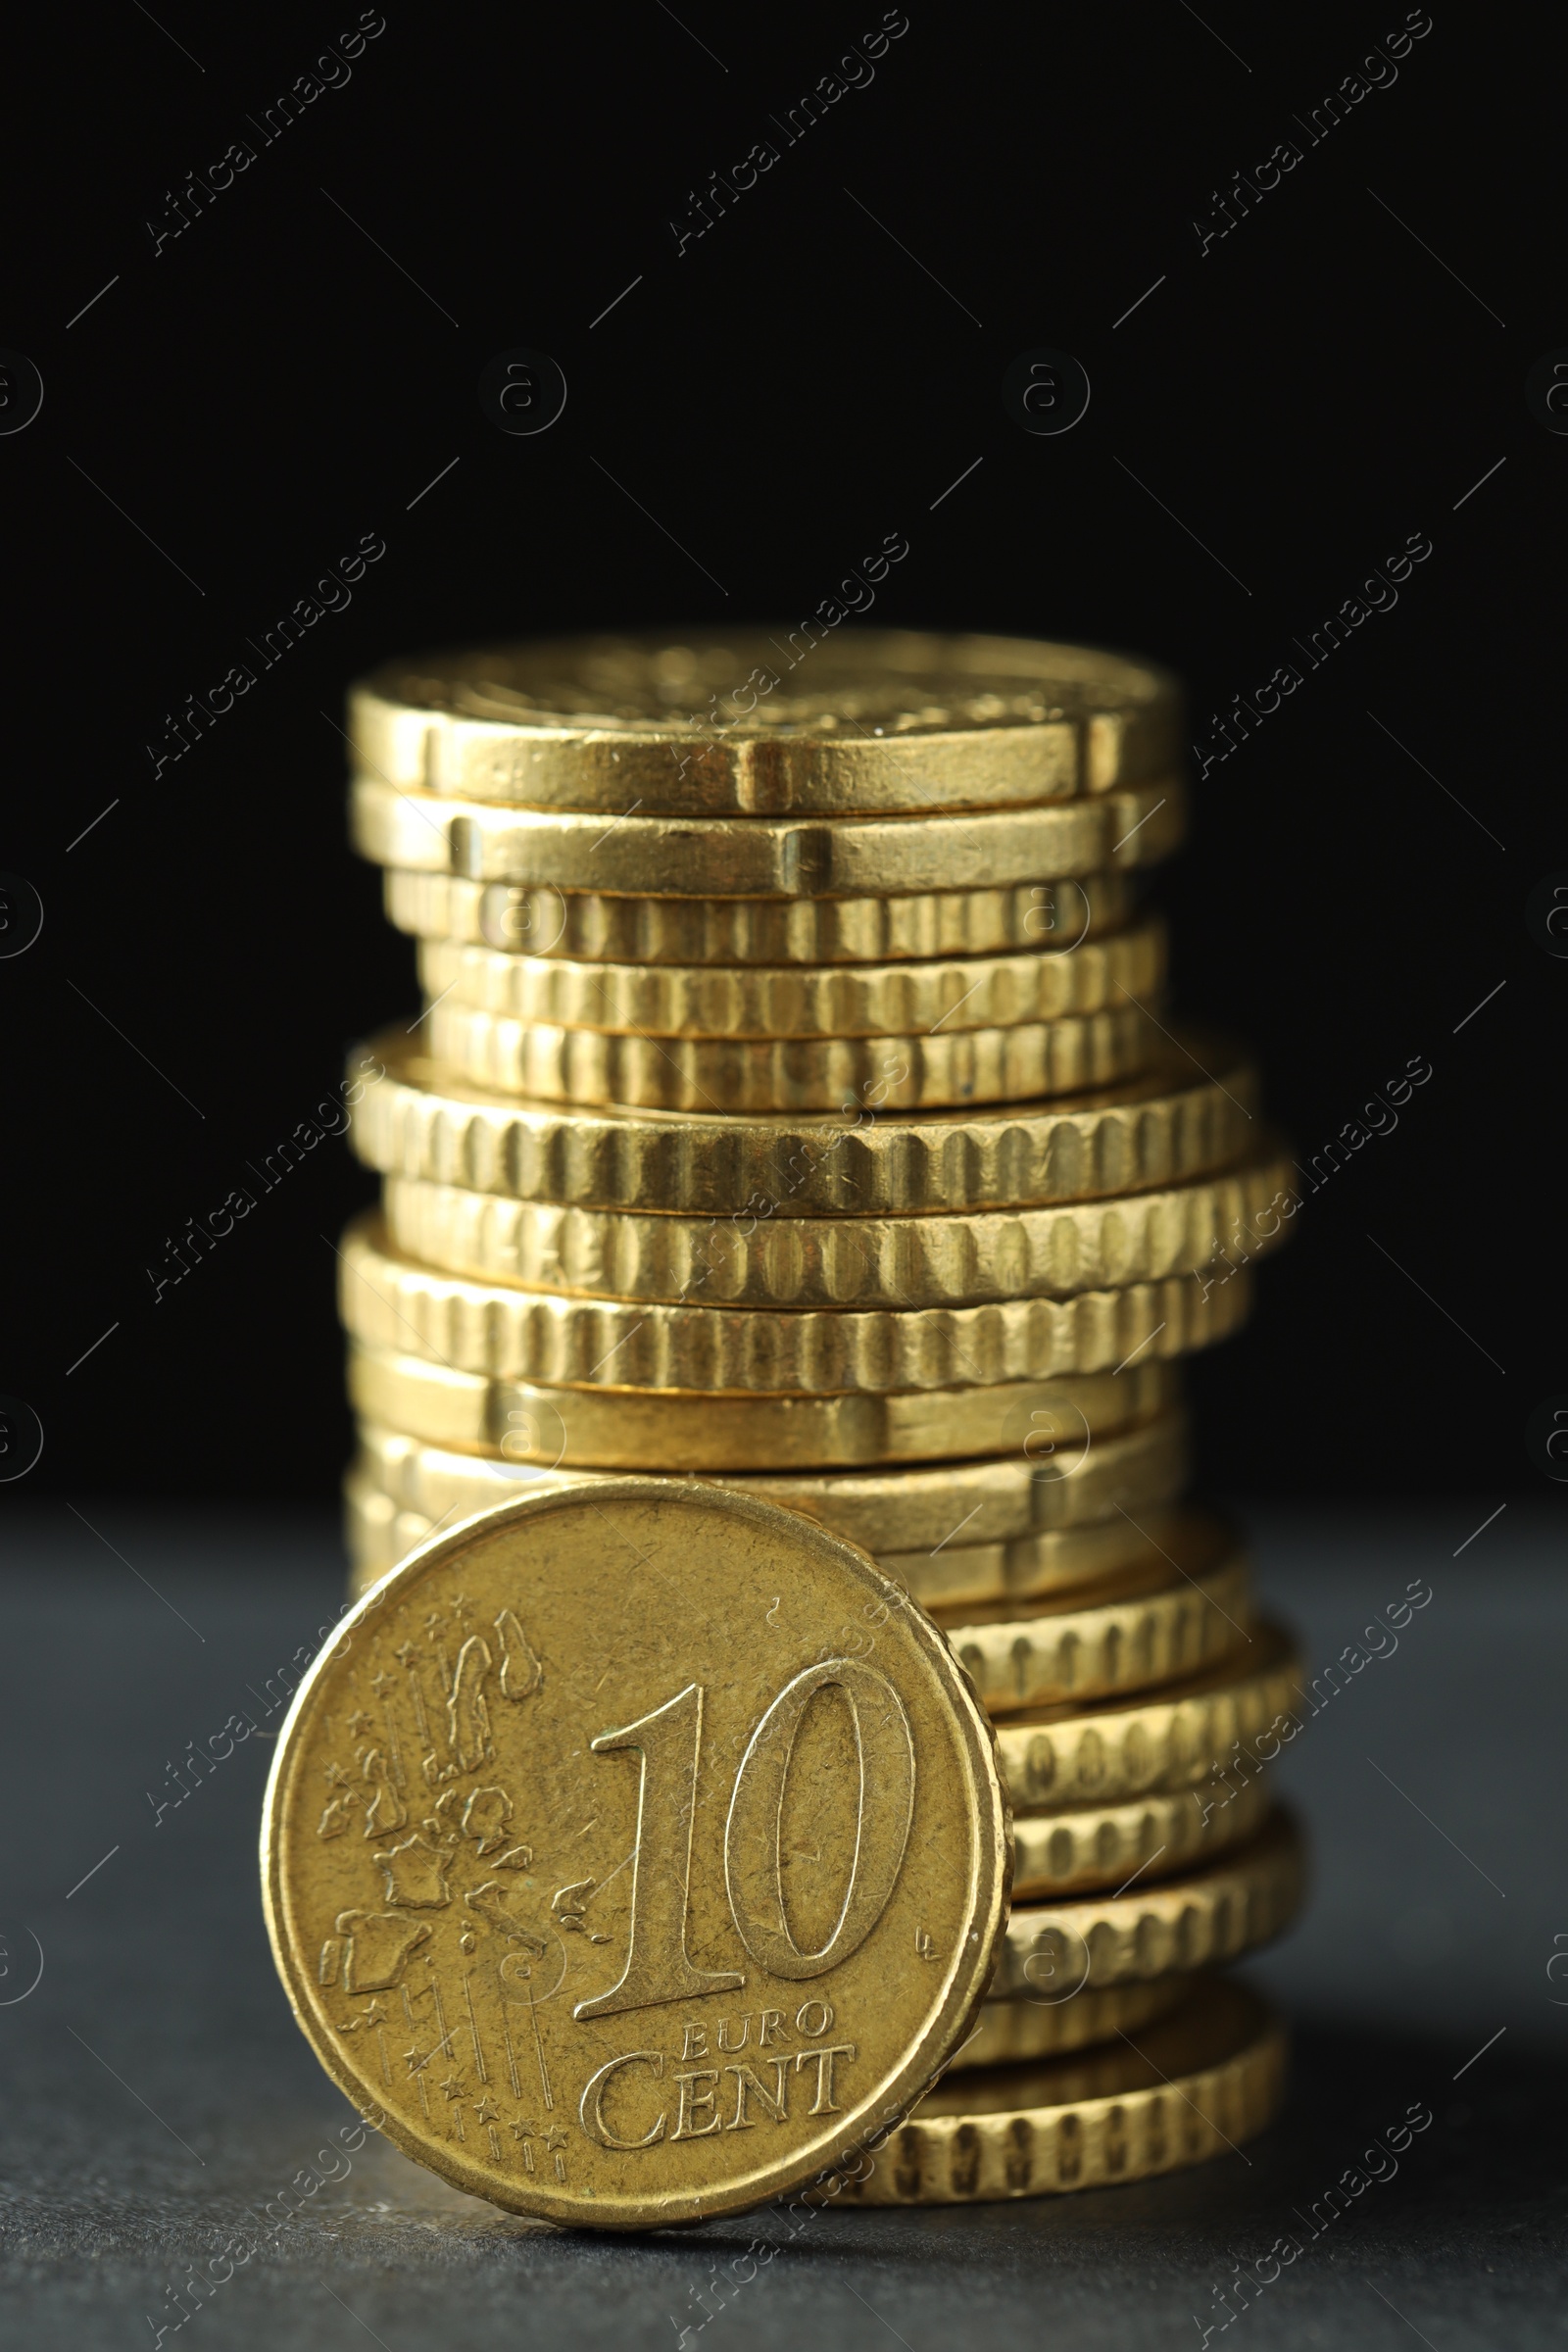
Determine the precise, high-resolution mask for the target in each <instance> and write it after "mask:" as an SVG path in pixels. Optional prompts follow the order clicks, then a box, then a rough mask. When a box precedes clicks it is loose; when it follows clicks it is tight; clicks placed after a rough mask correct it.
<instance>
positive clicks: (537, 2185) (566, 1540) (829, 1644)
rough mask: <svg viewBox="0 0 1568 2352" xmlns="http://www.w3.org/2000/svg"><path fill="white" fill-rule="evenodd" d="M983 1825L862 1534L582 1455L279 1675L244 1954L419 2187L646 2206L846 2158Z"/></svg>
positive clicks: (993, 1927) (979, 1767)
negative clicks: (593, 1472)
mask: <svg viewBox="0 0 1568 2352" xmlns="http://www.w3.org/2000/svg"><path fill="white" fill-rule="evenodd" d="M1010 1851H1011V1841H1010V1829H1009V1819H1008V1810H1007V1802H1006V1798H1005V1793H1004V1791H1003V1789H1002V1785H1001V1782H1000V1780H999V1777H998V1773H997V1768H996V1762H995V1756H994V1751H993V1741H992V1735H991V1731H990V1728H989V1726H988V1724H987V1722H986V1719H985V1717H984V1715H983V1713H982V1711H981V1709H980V1707H979V1705H978V1702H977V1701H976V1699H975V1697H974V1694H973V1691H971V1689H970V1687H969V1685H968V1682H967V1680H966V1678H965V1676H964V1675H963V1673H962V1670H961V1669H960V1668H959V1667H958V1665H957V1663H956V1660H955V1658H954V1655H953V1652H952V1651H951V1649H950V1648H949V1647H948V1644H947V1642H946V1641H945V1639H944V1638H943V1636H942V1635H941V1634H940V1633H939V1632H938V1631H937V1629H936V1628H935V1626H934V1625H933V1624H932V1623H931V1621H930V1619H929V1618H927V1617H926V1616H925V1615H924V1613H923V1612H922V1611H921V1610H920V1609H919V1608H918V1607H915V1606H913V1605H911V1604H910V1603H909V1602H908V1601H907V1598H906V1596H905V1595H903V1594H902V1593H900V1592H899V1591H898V1588H897V1587H896V1586H894V1585H893V1584H892V1583H891V1582H890V1581H889V1580H888V1579H886V1578H885V1577H883V1576H882V1575H881V1573H880V1572H879V1571H878V1570H877V1569H876V1567H875V1566H874V1565H873V1563H872V1562H871V1561H870V1560H869V1559H868V1558H866V1556H865V1555H864V1554H863V1553H861V1552H859V1551H858V1550H857V1549H856V1548H855V1547H854V1546H853V1545H851V1544H847V1543H845V1542H843V1541H842V1540H841V1539H840V1538H838V1537H836V1536H832V1535H830V1534H828V1533H827V1532H826V1531H825V1530H824V1529H821V1528H818V1527H815V1526H813V1525H812V1524H811V1522H809V1520H806V1519H804V1518H802V1517H800V1516H798V1515H797V1514H794V1513H791V1512H787V1511H783V1510H780V1509H778V1508H777V1507H775V1506H774V1505H772V1504H770V1503H765V1502H760V1501H758V1500H757V1499H755V1498H754V1497H752V1496H750V1495H733V1494H728V1493H724V1492H721V1491H718V1490H714V1489H712V1488H699V1487H694V1486H684V1485H680V1484H677V1483H675V1482H672V1481H669V1480H653V1479H622V1480H611V1481H603V1480H602V1481H598V1482H596V1483H595V1484H593V1485H592V1486H591V1487H576V1488H572V1487H565V1488H558V1489H556V1490H554V1491H550V1492H544V1493H538V1494H535V1495H529V1496H527V1497H525V1498H524V1499H522V1500H520V1501H515V1502H511V1503H507V1504H505V1505H503V1506H502V1508H501V1509H499V1510H496V1511H493V1512H491V1513H488V1514H487V1515H485V1516H484V1517H482V1518H478V1519H473V1520H470V1521H467V1522H466V1523H465V1524H464V1525H463V1526H461V1527H459V1528H457V1529H455V1530H453V1531H452V1532H451V1533H449V1534H448V1535H446V1536H443V1537H441V1538H440V1539H439V1540H437V1541H436V1542H434V1543H432V1544H428V1545H426V1546H425V1547H424V1548H423V1549H421V1550H420V1551H418V1552H417V1553H415V1554H414V1555H413V1556H412V1557H411V1558H410V1559H409V1560H407V1561H406V1562H405V1563H404V1564H403V1566H402V1567H401V1568H400V1569H398V1570H397V1572H396V1573H395V1574H394V1575H392V1576H391V1577H389V1578H388V1579H386V1581H385V1582H384V1583H382V1584H380V1585H378V1586H377V1587H376V1588H375V1590H374V1591H373V1592H372V1593H368V1595H367V1596H366V1598H365V1599H364V1600H362V1601H361V1603H360V1604H359V1606H358V1607H357V1608H356V1609H355V1610H354V1611H353V1612H352V1614H350V1615H349V1616H348V1617H347V1618H345V1620H344V1621H343V1625H342V1627H341V1629H340V1631H339V1633H338V1634H337V1635H336V1637H335V1638H334V1640H333V1641H332V1642H331V1643H330V1644H329V1646H328V1648H327V1649H326V1650H324V1651H323V1652H322V1654H321V1655H320V1656H319V1658H318V1660H317V1661H316V1664H315V1665H314V1666H313V1667H312V1669H311V1671H310V1673H309V1674H308V1675H307V1677H306V1679H305V1682H304V1683H303V1684H302V1686H301V1688H300V1691H299V1693H298V1696H297V1698H296V1700H295V1703H294V1706H293V1708H292V1710H291V1712H290V1715H289V1718H288V1721H287V1722H286V1724H285V1725H284V1728H283V1731H282V1734H281V1735H280V1738H279V1741H278V1751H277V1755H276V1758H275V1761H274V1764H273V1768H272V1774H271V1779H270V1784H269V1788H268V1794H267V1806H266V1819H265V1825H264V1831H263V1846H262V1856H263V1876H264V1882H265V1893H266V1902H267V1912H268V1922H269V1926H270V1932H271V1936H272V1946H273V1951H274V1954H275V1956H276V1960H277V1965H278V1969H279V1972H280V1974H281V1975H282V1978H283V1981H284V1984H285V1985H286V1987H287V1990H288V1994H289V1998H290V2001H291V2002H292V2004H293V2007H294V2011H295V2015H296V2017H297V2018H298V2020H299V2023H300V2025H301V2027H302V2028H303V2030H304V2032H305V2034H307V2036H308V2037H309V2039H310V2041H311V2042H312V2044H313V2046H314V2048H315V2049H316V2052H317V2055H318V2056H319V2058H320V2060H321V2062H322V2064H323V2065H324V2066H325V2068H326V2070H327V2072H328V2073H329V2074H330V2075H331V2076H332V2078H333V2080H334V2081H335V2082H337V2084H338V2085H339V2087H340V2088H341V2089H343V2090H344V2091H345V2092H347V2094H348V2095H349V2097H351V2098H352V2099H353V2100H354V2101H355V2103H356V2105H357V2106H358V2107H359V2109H360V2110H361V2112H362V2113H364V2114H366V2115H367V2116H368V2118H369V2119H370V2120H371V2121H372V2122H373V2123H375V2124H377V2125H378V2126H379V2128H380V2129H381V2130H382V2131H385V2133H386V2134H387V2136H388V2137H389V2138H390V2139H392V2140H393V2141H394V2142H395V2143H396V2144H397V2145H398V2146H399V2147H400V2148H402V2149H403V2150H404V2151H405V2153H406V2154H408V2155H410V2156H413V2157H415V2158H416V2159H417V2160H418V2161H419V2162H421V2163H423V2164H427V2165H428V2166H430V2167H431V2169H432V2170H433V2171H435V2172H437V2173H440V2174H441V2175H443V2176H444V2178H445V2179H447V2180H449V2181H451V2182H453V2183H454V2184H455V2185H456V2186H457V2187H459V2188H462V2189H465V2190H466V2191H468V2192H469V2193H471V2194H474V2195H477V2196H483V2197H488V2198H490V2199H491V2200H492V2201H493V2202H495V2203H496V2204H498V2205H503V2206H507V2207H509V2208H511V2209H512V2210H513V2211H515V2212H521V2213H530V2214H536V2215H541V2216H545V2217H548V2218H551V2219H553V2220H556V2221H558V2222H564V2223H572V2224H577V2225H587V2226H590V2227H598V2228H612V2229H647V2228H655V2227H658V2226H660V2225H663V2224H671V2223H677V2222H693V2221H697V2220H700V2219H703V2218H706V2217H707V2216H709V2215H711V2214H716V2213H724V2212H728V2211H733V2210H735V2209H737V2208H739V2207H743V2206H747V2205H751V2204H754V2203H756V2202H758V2201H759V2200H760V2199H764V2198H767V2197H771V2196H774V2195H776V2194H778V2193H779V2192H780V2191H782V2190H784V2189H786V2188H789V2187H792V2186H794V2185H796V2184H797V2183H799V2182H802V2181H805V2180H810V2179H812V2178H813V2177H815V2176H817V2175H820V2174H822V2173H823V2172H825V2171H826V2170H827V2169H828V2168H830V2167H831V2166H833V2165H835V2164H837V2163H840V2162H843V2161H846V2160H851V2161H853V2156H854V2152H855V2150H856V2149H857V2148H858V2147H859V2146H861V2145H863V2144H865V2143H866V2142H867V2141H869V2140H872V2139H874V2137H875V2136H876V2135H877V2134H879V2133H885V2131H886V2130H887V2128H888V2127H889V2126H890V2125H891V2124H892V2123H894V2122H895V2121H896V2120H897V2119H898V2118H900V2117H902V2115H903V2114H904V2113H905V2112H906V2111H907V2108H908V2107H909V2105H910V2104H911V2103H912V2102H913V2100H914V2099H915V2098H916V2097H918V2096H919V2095H920V2094H921V2093H922V2092H923V2091H924V2090H925V2089H926V2088H927V2087H928V2085H929V2084H930V2083H931V2082H932V2081H933V2080H934V2079H935V2077H936V2076H937V2074H938V2073H939V2072H940V2071H941V2069H942V2068H943V2067H944V2065H945V2064H946V2063H947V2061H948V2060H949V2059H950V2058H951V2057H952V2055H953V2054H954V2052H955V2050H956V2048H957V2046H958V2045H959V2043H960V2042H961V2041H962V2040H963V2038H964V2036H965V2035H966V2034H967V2033H968V2031H969V2029H970V2027H971V2026H972V2024H973V2023H974V2020H975V2017H976V2015H977V2013H978V2008H979V2003H980V2001H981V1999H982V1997H983V1995H984V1993H985V1989H986V1985H987V1983H988V1980H989V1978H990V1975H991V1971H992V1966H993V1963H994V1961H995V1958H996V1955H997V1951H998V1948H999V1941H1000V1937H1001V1934H1002V1930H1003V1925H1004V1922H1005V1916H1006V1910H1007V1899H1008V1869H1009V1858H1010Z"/></svg>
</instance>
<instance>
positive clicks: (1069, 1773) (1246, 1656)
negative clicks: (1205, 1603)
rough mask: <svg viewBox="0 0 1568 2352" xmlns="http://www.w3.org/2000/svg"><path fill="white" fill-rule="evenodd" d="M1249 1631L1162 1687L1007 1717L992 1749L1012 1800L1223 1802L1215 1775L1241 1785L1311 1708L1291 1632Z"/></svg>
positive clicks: (1224, 1791)
mask: <svg viewBox="0 0 1568 2352" xmlns="http://www.w3.org/2000/svg"><path fill="white" fill-rule="evenodd" d="M1249 1632H1250V1639H1249V1640H1248V1641H1247V1642H1244V1643H1242V1644H1241V1645H1240V1646H1239V1647H1238V1648H1237V1649H1235V1650H1234V1651H1233V1652H1232V1653H1231V1654H1230V1656H1228V1657H1226V1658H1225V1659H1223V1660H1221V1661H1220V1662H1218V1663H1217V1664H1215V1665H1212V1666H1209V1667H1206V1668H1205V1669H1204V1670H1203V1671H1202V1672H1201V1674H1196V1675H1194V1676H1193V1677H1192V1679H1191V1680H1190V1681H1189V1682H1186V1683H1182V1684H1178V1685H1177V1686H1175V1687H1174V1688H1173V1689H1171V1690H1169V1691H1149V1692H1147V1693H1145V1694H1144V1695H1142V1696H1139V1697H1135V1698H1107V1699H1100V1700H1092V1701H1090V1702H1088V1703H1087V1704H1083V1705H1078V1706H1073V1705H1067V1706H1056V1707H1037V1708H1033V1709H1029V1710H1026V1711H1025V1712H1024V1713H1023V1714H1021V1715H1009V1716H1007V1717H1005V1719H1004V1721H1003V1722H1002V1724H1001V1726H1000V1728H999V1731H998V1736H997V1752H998V1755H999V1756H1000V1757H1001V1760H1002V1769H1003V1772H1004V1774H1005V1778H1006V1782H1007V1786H1008V1788H1009V1789H1011V1791H1012V1801H1013V1803H1014V1804H1015V1805H1016V1806H1018V1808H1019V1809H1020V1811H1027V1812H1033V1811H1038V1810H1040V1809H1042V1808H1045V1807H1050V1808H1053V1809H1054V1808H1055V1807H1056V1806H1058V1805H1075V1804H1085V1803H1091V1802H1093V1803H1096V1804H1108V1803H1112V1802H1115V1801H1119V1800H1121V1799H1123V1798H1126V1797H1133V1796H1142V1795H1145V1794H1147V1793H1148V1792H1149V1791H1150V1790H1152V1789H1202V1790H1203V1791H1204V1795H1205V1800H1207V1799H1210V1798H1211V1799H1212V1801H1213V1803H1214V1804H1215V1805H1217V1806H1225V1805H1227V1804H1228V1803H1229V1801H1230V1800H1231V1797H1232V1795H1233V1793H1234V1792H1233V1789H1232V1788H1231V1782H1230V1779H1229V1778H1222V1777H1221V1776H1222V1774H1224V1773H1225V1771H1226V1768H1227V1767H1228V1765H1229V1764H1230V1763H1231V1761H1232V1760H1234V1761H1235V1763H1236V1766H1237V1770H1236V1772H1235V1774H1234V1778H1235V1780H1236V1783H1237V1785H1238V1786H1240V1785H1242V1784H1243V1783H1244V1782H1245V1781H1246V1779H1248V1778H1249V1777H1250V1775H1251V1774H1255V1773H1256V1772H1257V1771H1258V1770H1260V1769H1261V1766H1262V1765H1263V1764H1266V1763H1271V1762H1272V1761H1273V1759H1274V1757H1275V1756H1277V1755H1278V1754H1279V1752H1280V1749H1281V1746H1282V1745H1289V1744H1290V1742H1291V1741H1292V1740H1294V1739H1295V1738H1296V1736H1297V1733H1298V1732H1299V1729H1300V1728H1301V1726H1302V1724H1303V1723H1304V1722H1305V1721H1306V1720H1307V1719H1308V1718H1309V1716H1310V1713H1311V1711H1312V1710H1311V1709H1310V1707H1309V1705H1308V1703H1307V1702H1306V1700H1305V1699H1304V1698H1303V1696H1302V1693H1301V1691H1300V1679H1301V1676H1302V1674H1303V1672H1304V1671H1305V1669H1304V1668H1303V1666H1302V1663H1301V1660H1300V1657H1299V1654H1298V1652H1297V1649H1296V1646H1295V1644H1294V1643H1293V1642H1292V1641H1291V1639H1290V1637H1289V1635H1287V1634H1286V1633H1284V1632H1283V1631H1282V1630H1281V1629H1280V1628H1279V1627H1278V1626H1271V1625H1258V1626H1255V1627H1251V1628H1250V1629H1249ZM1265 1740H1270V1741H1271V1742H1272V1744H1271V1745H1269V1746H1268V1747H1267V1748H1266V1749H1265V1747H1264V1741H1265ZM1249 1760H1250V1761H1249Z"/></svg>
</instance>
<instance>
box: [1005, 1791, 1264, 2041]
mask: <svg viewBox="0 0 1568 2352" xmlns="http://www.w3.org/2000/svg"><path fill="white" fill-rule="evenodd" d="M1305 1881H1306V1854H1305V1849H1304V1846H1303V1842H1302V1838H1301V1834H1300V1831H1299V1829H1298V1828H1297V1826H1296V1822H1295V1820H1294V1818H1293V1817H1292V1816H1291V1815H1290V1814H1289V1813H1286V1812H1284V1811H1282V1810H1280V1809H1279V1808H1278V1807H1276V1809H1275V1810H1274V1812H1273V1813H1272V1814H1271V1815H1270V1817H1269V1819H1268V1821H1267V1823H1266V1824H1265V1826H1264V1828H1263V1830H1262V1831H1261V1832H1260V1834H1259V1835H1258V1836H1257V1837H1256V1838H1253V1839H1252V1840H1251V1842H1250V1844H1248V1845H1245V1846H1241V1847H1239V1848H1237V1850H1236V1851H1235V1852H1233V1853H1228V1854H1222V1855H1221V1856H1220V1857H1219V1859H1218V1860H1217V1861H1212V1862H1205V1863H1203V1864H1201V1867H1200V1868H1199V1869H1197V1870H1189V1871H1184V1872H1183V1873H1182V1875H1181V1876H1180V1877H1179V1878H1173V1879H1164V1880H1161V1881H1160V1882H1159V1883H1157V1884H1156V1885H1154V1886H1148V1885H1145V1884H1144V1883H1143V1882H1142V1881H1140V1882H1139V1884H1138V1886H1137V1887H1133V1888H1129V1889H1128V1891H1127V1892H1125V1893H1122V1894H1085V1895H1080V1896H1078V1897H1076V1898H1075V1899H1069V1900H1067V1901H1061V1902H1051V1903H1017V1902H1015V1903H1014V1904H1013V1906H1012V1909H1011V1911H1010V1912H1009V1913H1008V1915H1007V1932H1006V1935H1005V1937H1004V1938H1003V1941H1002V1945H1001V1949H1000V1951H999V1953H998V1957H997V1973H996V1975H995V1976H994V1977H993V1979H992V1981H991V1992H992V1996H993V1998H994V1999H997V2000H1008V1999H1023V1998H1027V1997H1033V1998H1035V1999H1041V1998H1050V1997H1052V1996H1054V1995H1061V1996H1065V1995H1067V1994H1071V1993H1076V1992H1081V1991H1082V1990H1083V1988H1084V1987H1085V1986H1086V1985H1089V1986H1092V1987H1093V1986H1099V1985H1125V1984H1127V1983H1129V1982H1130V1981H1131V1980H1132V1979H1134V1978H1147V1977H1163V1976H1166V1975H1168V1974H1169V1972H1170V1971H1171V1970H1172V1969H1193V1968H1216V1967H1218V1966H1219V1965H1220V1964H1221V1963H1222V1962H1224V1961H1227V1960H1235V1959H1237V1958H1238V1957H1239V1956H1240V1954H1241V1953H1243V1952H1250V1951H1255V1950H1256V1949H1257V1947H1258V1946H1259V1945H1260V1944H1264V1943H1269V1942H1271V1941H1272V1940H1273V1938H1274V1937H1275V1936H1280V1935H1283V1934H1284V1932H1285V1930H1286V1929H1287V1928H1288V1927H1289V1926H1290V1924H1291V1922H1292V1920H1293V1919H1294V1918H1295V1917H1296V1914H1297V1912H1298V1911H1299V1909H1300V1906H1301V1899H1302V1896H1303V1894H1304V1892H1305Z"/></svg>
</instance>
